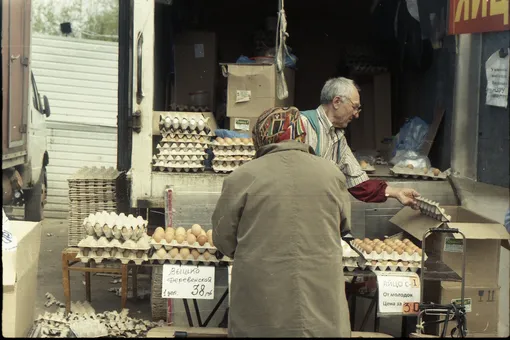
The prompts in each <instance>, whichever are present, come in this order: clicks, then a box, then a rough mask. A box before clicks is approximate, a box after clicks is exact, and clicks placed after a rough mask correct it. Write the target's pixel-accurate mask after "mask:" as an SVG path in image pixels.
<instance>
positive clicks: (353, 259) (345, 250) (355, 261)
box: [340, 239, 365, 271]
mask: <svg viewBox="0 0 510 340" xmlns="http://www.w3.org/2000/svg"><path fill="white" fill-rule="evenodd" d="M340 243H341V245H342V266H343V268H344V269H346V270H348V271H353V270H354V269H356V268H359V267H360V266H359V264H360V263H361V264H362V265H363V264H364V263H365V261H364V259H363V258H361V257H360V255H359V254H358V253H357V252H356V251H354V250H353V249H352V248H351V246H350V245H349V244H348V243H347V242H345V241H344V240H342V239H340Z"/></svg>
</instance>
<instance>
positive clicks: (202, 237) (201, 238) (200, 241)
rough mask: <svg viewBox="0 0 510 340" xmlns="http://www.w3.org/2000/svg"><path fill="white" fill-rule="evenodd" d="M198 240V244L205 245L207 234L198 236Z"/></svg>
mask: <svg viewBox="0 0 510 340" xmlns="http://www.w3.org/2000/svg"><path fill="white" fill-rule="evenodd" d="M197 242H198V244H200V245H201V246H203V245H204V244H206V243H207V236H206V235H200V236H198V237H197Z"/></svg>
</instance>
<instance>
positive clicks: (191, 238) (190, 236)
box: [186, 234, 197, 245]
mask: <svg viewBox="0 0 510 340" xmlns="http://www.w3.org/2000/svg"><path fill="white" fill-rule="evenodd" d="M186 241H187V242H188V244H189V245H193V244H194V243H195V242H196V241H197V237H196V236H195V235H193V234H188V237H187V238H186Z"/></svg>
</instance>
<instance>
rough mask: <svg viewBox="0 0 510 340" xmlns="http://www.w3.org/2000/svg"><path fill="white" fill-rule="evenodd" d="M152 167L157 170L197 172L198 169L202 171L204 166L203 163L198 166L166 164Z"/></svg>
mask: <svg viewBox="0 0 510 340" xmlns="http://www.w3.org/2000/svg"><path fill="white" fill-rule="evenodd" d="M153 169H154V170H159V171H168V172H199V171H204V170H205V166H203V165H200V166H189V165H182V166H179V165H167V166H164V167H162V166H157V165H154V166H153Z"/></svg>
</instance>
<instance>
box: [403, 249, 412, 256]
mask: <svg viewBox="0 0 510 340" xmlns="http://www.w3.org/2000/svg"><path fill="white" fill-rule="evenodd" d="M404 251H405V252H406V253H408V254H409V255H413V253H414V249H413V248H411V247H406V248H405V249H404Z"/></svg>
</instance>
